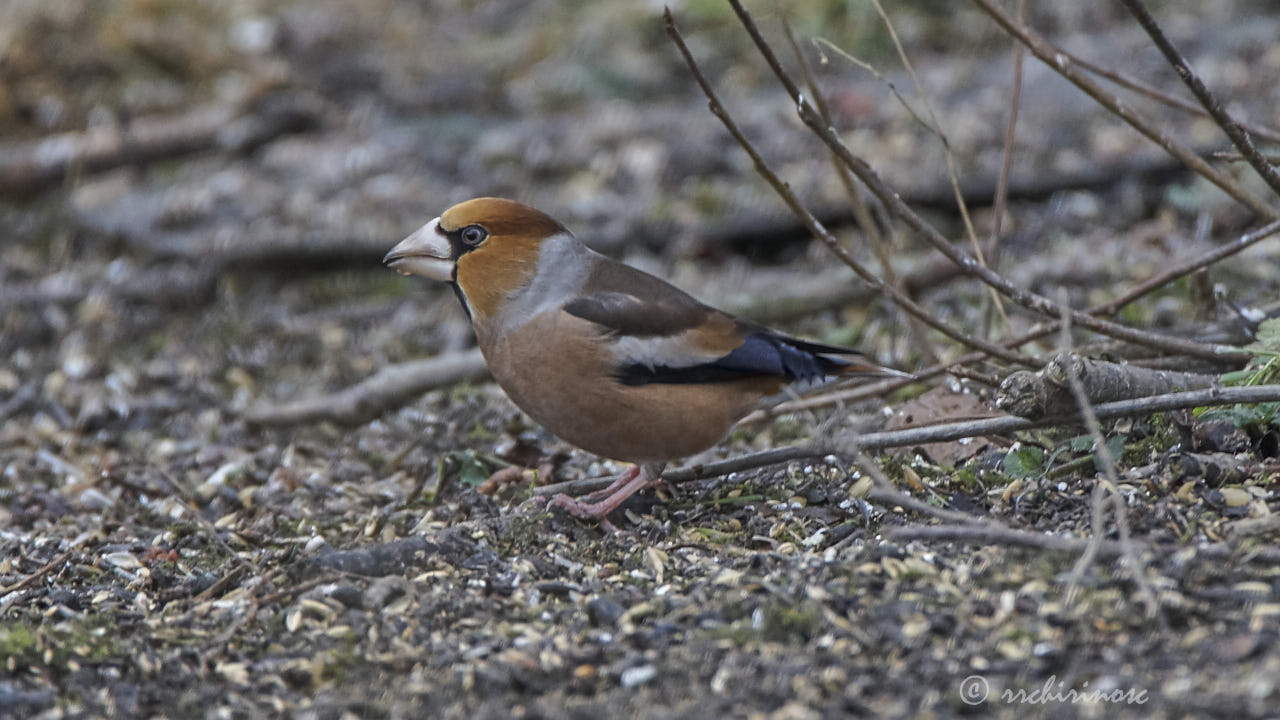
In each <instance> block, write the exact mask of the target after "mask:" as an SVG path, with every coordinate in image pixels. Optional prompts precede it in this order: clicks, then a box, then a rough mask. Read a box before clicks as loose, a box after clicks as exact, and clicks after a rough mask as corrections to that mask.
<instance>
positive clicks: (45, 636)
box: [0, 616, 127, 673]
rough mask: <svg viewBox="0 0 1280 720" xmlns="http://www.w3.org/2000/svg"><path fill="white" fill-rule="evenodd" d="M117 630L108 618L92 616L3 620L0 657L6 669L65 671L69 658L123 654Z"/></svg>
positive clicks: (100, 658) (96, 658)
mask: <svg viewBox="0 0 1280 720" xmlns="http://www.w3.org/2000/svg"><path fill="white" fill-rule="evenodd" d="M117 631H118V628H117V626H116V624H115V623H114V621H113V620H112V619H110V618H105V617H94V616H90V617H88V618H85V619H73V620H65V621H62V622H56V623H48V622H40V623H35V622H31V623H28V622H25V621H17V622H11V623H6V624H3V625H0V657H3V658H4V662H5V666H6V669H11V668H18V667H44V668H48V669H49V670H52V671H53V672H55V673H63V672H69V671H70V669H71V668H70V667H69V666H70V664H71V663H72V662H76V663H84V662H101V661H104V660H110V659H113V658H119V657H122V656H124V655H126V654H127V653H126V652H125V650H123V649H122V647H121V645H120V640H119V638H118V637H117V636H116V635H115V633H116V632H117Z"/></svg>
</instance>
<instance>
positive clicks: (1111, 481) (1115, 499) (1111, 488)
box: [1059, 305, 1163, 621]
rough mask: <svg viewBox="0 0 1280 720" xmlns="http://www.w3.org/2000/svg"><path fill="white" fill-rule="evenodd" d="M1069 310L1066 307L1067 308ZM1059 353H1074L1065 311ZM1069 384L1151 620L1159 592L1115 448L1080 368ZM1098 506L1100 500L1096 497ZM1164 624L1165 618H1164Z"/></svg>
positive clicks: (1069, 371) (1069, 369) (1096, 528)
mask: <svg viewBox="0 0 1280 720" xmlns="http://www.w3.org/2000/svg"><path fill="white" fill-rule="evenodd" d="M1063 307H1065V305H1064V306H1063ZM1059 337H1060V341H1059V349H1060V350H1061V351H1062V352H1063V353H1070V352H1071V316H1070V315H1069V314H1068V313H1067V312H1066V311H1065V310H1064V311H1063V313H1062V332H1061V333H1060V334H1059ZM1065 370H1066V376H1067V383H1068V384H1069V385H1070V386H1071V394H1072V395H1074V396H1075V400H1076V407H1077V408H1078V409H1079V411H1080V417H1081V418H1082V419H1083V420H1084V426H1085V427H1086V428H1087V429H1088V431H1089V436H1090V437H1091V438H1093V448H1094V452H1096V453H1097V454H1098V459H1099V460H1101V461H1102V471H1103V474H1104V475H1105V476H1106V478H1105V482H1106V492H1107V494H1108V495H1109V496H1110V499H1111V507H1112V509H1113V510H1114V511H1115V522H1116V529H1117V530H1118V531H1119V535H1120V550H1121V553H1122V554H1123V556H1124V559H1125V561H1126V562H1127V563H1129V568H1130V570H1131V571H1132V572H1133V578H1134V581H1135V582H1137V584H1138V589H1139V591H1140V593H1141V595H1142V600H1143V602H1144V603H1145V604H1146V606H1147V616H1148V617H1154V616H1156V614H1157V613H1158V612H1159V609H1160V600H1159V598H1158V597H1157V596H1156V593H1155V590H1153V589H1152V588H1151V584H1150V582H1148V581H1147V576H1146V564H1145V563H1143V562H1142V559H1141V558H1140V557H1139V556H1138V552H1137V550H1136V549H1135V548H1134V546H1133V541H1132V538H1131V537H1130V534H1129V518H1128V515H1126V510H1125V503H1124V498H1123V496H1121V494H1120V489H1119V487H1118V486H1119V485H1120V474H1119V473H1118V472H1117V471H1116V459H1115V457H1113V456H1112V455H1111V448H1109V447H1107V439H1106V438H1105V437H1103V435H1102V425H1101V423H1099V422H1098V416H1097V414H1096V413H1095V412H1094V409H1093V403H1091V402H1089V396H1088V395H1087V394H1086V393H1085V389H1084V383H1083V382H1081V381H1080V377H1079V376H1078V374H1077V372H1076V371H1077V370H1078V368H1077V367H1076V366H1074V365H1072V364H1070V363H1067V364H1066V368H1065ZM1094 500H1095V502H1096V500H1097V497H1096V495H1095V497H1094ZM1097 510H1098V508H1097V506H1096V505H1095V507H1094V514H1093V517H1094V520H1095V521H1098V520H1100V518H1099V517H1098V516H1099V514H1100V513H1098V511H1097ZM1103 531H1104V528H1103V525H1102V523H1101V522H1095V523H1094V525H1093V533H1094V534H1095V535H1099V534H1101V533H1102V532H1103ZM1090 548H1091V551H1090V552H1087V553H1086V556H1092V555H1093V554H1096V552H1097V547H1096V544H1091V545H1090ZM1084 559H1085V558H1084V557H1082V558H1081V560H1082V562H1080V563H1077V564H1076V567H1075V569H1074V570H1073V571H1072V584H1073V585H1074V584H1075V583H1076V582H1077V581H1078V580H1079V574H1078V573H1081V574H1082V573H1083V571H1084V569H1085V568H1086V567H1088V565H1087V564H1085V563H1084ZM1161 620H1162V621H1163V618H1161Z"/></svg>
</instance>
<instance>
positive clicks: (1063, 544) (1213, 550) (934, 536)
mask: <svg viewBox="0 0 1280 720" xmlns="http://www.w3.org/2000/svg"><path fill="white" fill-rule="evenodd" d="M887 536H888V538H889V539H890V540H895V541H898V542H911V541H925V542H938V541H942V542H963V543H974V544H979V545H1002V546H1014V547H1024V548H1031V549H1034V550H1048V551H1049V552H1063V553H1072V554H1075V553H1080V552H1083V551H1084V549H1085V547H1086V546H1087V545H1088V543H1089V541H1088V540H1086V539H1084V538H1075V537H1063V536H1061V535H1048V534H1045V533H1038V532H1032V531H1030V530H1015V529H1013V528H1001V527H998V526H989V525H911V526H908V527H904V528H897V529H894V530H890V531H888V533H887ZM1134 546H1135V548H1136V549H1138V550H1141V551H1143V552H1149V553H1152V554H1155V555H1158V556H1169V555H1171V554H1173V553H1176V552H1178V551H1179V550H1183V549H1187V548H1188V547H1189V548H1190V549H1191V550H1192V551H1193V552H1194V553H1195V554H1194V558H1195V559H1199V560H1206V561H1211V562H1220V561H1224V560H1229V559H1232V558H1238V559H1239V560H1241V561H1244V562H1260V563H1268V564H1272V565H1274V564H1276V563H1280V548H1272V547H1264V548H1256V549H1252V550H1244V549H1240V548H1237V547H1235V546H1232V545H1229V544H1227V543H1211V544H1207V545H1200V546H1181V545H1157V544H1148V543H1144V542H1140V541H1138V542H1135V543H1134ZM1123 554H1124V548H1123V547H1122V546H1121V544H1120V543H1119V542H1116V541H1115V540H1103V541H1102V542H1100V543H1099V544H1098V557H1099V558H1100V559H1104V560H1114V559H1115V558H1118V557H1121V556H1122V555H1123Z"/></svg>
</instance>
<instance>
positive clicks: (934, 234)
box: [668, 0, 1272, 359]
mask: <svg viewBox="0 0 1280 720" xmlns="http://www.w3.org/2000/svg"><path fill="white" fill-rule="evenodd" d="M975 1H976V2H987V0H975ZM729 2H730V4H731V5H732V6H733V8H734V11H735V12H736V13H737V14H738V18H739V20H741V22H742V25H743V27H744V28H746V30H747V34H748V35H750V36H751V38H752V40H753V41H754V42H755V45H756V49H757V50H759V51H760V54H761V55H762V56H763V57H764V59H765V61H766V62H767V63H768V65H769V67H770V68H771V69H772V70H773V72H774V75H776V76H777V77H778V81H779V82H780V83H781V84H782V86H783V87H784V88H786V89H787V92H788V93H789V94H790V96H791V99H792V101H793V102H795V103H796V109H797V111H798V112H799V114H800V118H801V120H803V121H804V123H805V124H806V125H808V126H809V128H810V129H811V130H813V132H814V134H815V135H817V136H818V137H819V138H821V139H822V141H823V142H825V143H826V144H827V147H829V148H831V150H832V151H834V152H835V153H836V154H837V155H839V156H840V158H841V159H842V160H843V161H844V162H845V164H846V165H848V166H849V169H850V170H852V171H853V174H854V175H856V176H858V179H859V180H861V181H862V182H863V183H864V184H865V185H866V186H867V188H868V189H870V190H871V192H872V193H873V194H874V195H875V196H876V197H877V198H879V199H880V202H882V203H883V204H884V205H885V207H886V208H888V209H889V211H890V212H892V213H893V214H894V215H896V216H898V217H899V218H901V219H902V220H903V221H904V222H906V223H907V226H908V227H910V228H911V229H912V230H915V231H916V232H918V233H920V234H921V235H922V236H923V237H924V238H925V239H926V240H928V242H929V243H930V244H931V245H933V246H934V247H935V248H936V249H937V250H938V251H939V252H941V253H942V254H943V255H945V256H947V257H948V258H949V259H950V260H951V261H952V262H954V263H956V264H957V265H959V266H961V267H962V268H964V270H965V272H967V273H969V274H970V275H973V276H974V277H976V278H977V279H979V280H981V281H982V282H984V283H986V284H987V285H989V286H991V287H993V288H995V289H996V290H998V291H999V292H1000V293H1001V294H1003V295H1005V296H1006V297H1008V298H1009V299H1011V300H1013V301H1014V302H1016V303H1018V304H1019V305H1022V306H1023V307H1025V308H1027V309H1029V310H1032V311H1033V312H1037V313H1040V314H1042V315H1047V316H1049V317H1057V315H1058V313H1059V311H1060V308H1059V305H1058V303H1056V302H1054V301H1053V300H1050V299H1049V298H1047V297H1044V296H1043V295H1040V294H1038V293H1034V292H1031V291H1029V290H1026V289H1024V288H1020V287H1018V286H1016V285H1014V284H1013V283H1011V282H1009V281H1008V280H1007V279H1006V278H1004V277H1003V276H1002V275H1000V274H999V273H996V272H994V271H993V270H991V269H990V268H988V267H986V266H985V265H983V264H982V263H980V262H977V261H975V260H974V259H973V258H972V257H970V256H969V255H967V254H966V253H965V252H964V251H963V250H960V249H958V248H957V247H955V246H954V245H953V244H952V243H951V242H950V241H948V240H947V239H946V238H945V237H943V236H942V233H940V232H938V230H937V229H936V228H934V227H933V226H932V225H930V224H929V223H928V222H926V221H925V220H924V218H922V217H920V216H919V215H918V214H916V212H915V211H914V210H912V209H911V207H910V206H908V205H907V204H906V203H905V202H903V201H902V198H901V196H899V194H898V193H897V192H895V191H894V190H893V189H892V188H890V187H889V186H888V185H886V184H885V182H884V181H883V180H881V178H880V176H879V174H878V173H876V171H875V170H874V169H872V167H871V166H870V165H868V164H867V163H866V161H864V160H863V159H862V158H860V157H858V156H856V155H854V154H853V152H852V151H850V150H849V148H848V147H847V146H846V145H845V144H844V142H843V141H842V140H841V139H840V136H839V135H838V134H837V133H836V132H835V130H834V129H833V128H832V127H831V126H829V125H827V124H826V123H824V122H823V121H822V118H821V117H820V116H819V115H818V114H817V112H815V111H814V109H813V106H812V104H811V103H810V102H808V101H807V100H805V98H804V96H803V95H801V94H800V92H799V90H798V89H797V88H796V85H795V82H794V81H792V80H791V78H790V76H789V75H788V74H787V72H786V70H785V69H784V68H783V67H782V64H781V63H780V62H779V61H778V58H777V56H776V55H775V54H774V52H773V48H772V47H771V46H770V45H769V43H768V42H767V41H766V40H765V39H764V36H763V35H761V34H760V29H759V28H758V27H756V25H755V21H754V20H752V18H751V15H750V14H749V13H748V12H747V11H746V9H745V8H743V7H742V4H741V2H739V1H738V0H729ZM668 17H669V14H668ZM668 28H669V30H670V29H673V28H674V25H673V24H671V22H670V21H668ZM676 35H678V33H676ZM682 51H683V52H685V53H686V61H687V62H690V63H692V56H690V55H688V54H687V53H688V49H687V48H683V47H682ZM1033 52H1034V48H1033ZM691 67H696V64H693V65H691ZM696 77H701V74H700V73H699V74H698V75H697V76H696ZM705 83H706V80H705V79H701V80H700V84H702V85H703V86H704V87H703V90H704V92H710V88H709V87H708V86H706V85H705ZM709 97H711V96H709ZM714 104H715V103H713V105H714ZM713 112H714V109H713ZM717 115H718V116H722V115H724V111H723V109H721V111H720V113H717ZM726 119H727V116H723V117H721V121H722V122H723V121H726ZM729 122H731V121H729ZM734 129H736V127H735V128H734ZM738 135H741V133H738ZM739 142H740V143H741V142H745V138H742V139H741V140H740V141H739ZM1192 157H1193V158H1194V159H1195V160H1196V161H1198V162H1200V163H1201V164H1204V162H1203V161H1202V160H1200V159H1199V158H1198V157H1196V156H1194V155H1192ZM761 166H762V162H761V161H757V163H756V167H757V169H759V168H760V167H761ZM775 190H777V191H778V193H779V195H783V196H784V197H786V196H790V190H789V188H787V187H786V186H785V184H783V183H781V182H779V183H778V184H777V185H775ZM1259 206H1260V207H1263V208H1265V207H1266V206H1265V205H1261V204H1260V205H1259ZM793 209H794V208H793ZM800 211H803V210H802V209H801V210H800ZM800 211H797V212H800ZM803 212H805V213H806V214H807V211H803ZM1269 217H1272V216H1269ZM814 223H815V224H816V223H817V221H816V220H814ZM1069 312H1070V315H1071V320H1072V322H1075V323H1077V324H1079V325H1081V326H1082V327H1085V328H1087V329H1089V330H1092V331H1093V332H1096V333H1099V334H1102V335H1107V336H1110V337H1114V338H1117V339H1120V340H1126V341H1128V342H1132V343H1135V344H1138V345H1147V346H1150V347H1154V348H1158V349H1161V350H1164V351H1166V352H1171V353H1176V354H1184V355H1191V356H1194V357H1206V358H1212V359H1221V358H1223V357H1239V358H1243V357H1245V356H1244V355H1243V354H1242V353H1241V352H1240V351H1239V350H1237V349H1235V348H1232V347H1227V346H1220V345H1209V344H1204V343H1198V342H1193V341H1189V340H1185V339H1182V338H1177V337H1171V336H1167V335H1162V334H1160V333H1153V332H1148V331H1145V330H1137V329H1134V328H1130V327H1127V326H1125V325H1120V324H1117V323H1113V322H1109V321H1106V320H1100V319H1098V318H1095V317H1091V316H1089V315H1087V314H1085V313H1083V312H1080V311H1077V310H1069Z"/></svg>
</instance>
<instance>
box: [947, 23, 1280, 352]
mask: <svg viewBox="0 0 1280 720" xmlns="http://www.w3.org/2000/svg"><path fill="white" fill-rule="evenodd" d="M973 2H974V3H975V4H977V6H978V7H979V8H981V9H982V11H983V12H985V13H986V14H987V15H989V16H991V18H992V19H993V20H995V21H996V23H997V24H998V25H1000V27H1002V28H1004V30H1005V32H1007V33H1009V34H1010V35H1013V36H1014V37H1016V38H1017V39H1018V40H1019V41H1021V42H1022V44H1024V45H1026V46H1027V49H1028V50H1030V51H1031V54H1033V55H1035V56H1036V57H1037V58H1039V59H1040V60H1041V61H1042V62H1044V63H1045V64H1046V65H1048V66H1049V67H1050V68H1051V69H1053V70H1054V71H1056V72H1057V73H1058V74H1060V75H1062V76H1063V77H1065V78H1066V79H1067V80H1069V81H1071V83H1072V84H1074V85H1075V86H1076V87H1078V88H1080V89H1081V90H1083V91H1084V93H1085V94H1086V95H1088V96H1089V97H1091V98H1093V99H1094V100H1096V101H1097V102H1098V103H1099V104H1101V105H1102V106H1103V107H1105V108H1106V109H1107V110H1109V111H1111V113H1112V114H1114V115H1116V116H1117V117H1119V118H1120V119H1122V120H1124V121H1125V122H1126V123H1128V124H1129V125H1130V126H1132V127H1133V128H1134V129H1135V130H1137V131H1138V132H1140V133H1142V134H1143V135H1145V136H1147V138H1149V139H1150V140H1151V141H1152V142H1154V143H1156V144H1157V145H1159V146H1160V147H1162V148H1164V149H1165V151H1166V152H1168V153H1169V154H1170V155H1173V156H1174V157H1176V158H1178V160H1180V161H1182V163H1183V164H1185V165H1186V166H1187V167H1189V168H1191V169H1192V170H1194V171H1195V172H1196V173H1197V174H1198V175H1200V176H1201V177H1204V178H1205V179H1206V180H1208V181H1209V182H1212V183H1213V184H1214V185H1217V186H1218V187H1219V188H1222V191H1223V192H1225V193H1226V194H1227V195H1230V196H1231V197H1232V198H1235V200H1236V201H1237V202H1239V203H1240V204H1241V205H1244V206H1245V207H1247V208H1249V209H1250V210H1252V211H1254V212H1255V213H1257V214H1258V215H1260V216H1261V217H1263V218H1265V219H1267V220H1275V219H1278V218H1280V211H1278V210H1277V209H1276V208H1275V207H1273V206H1271V205H1269V204H1267V203H1265V202H1263V201H1262V200H1260V199H1259V198H1257V197H1255V196H1254V195H1253V194H1252V193H1250V192H1249V191H1248V190H1246V189H1245V188H1244V186H1243V185H1241V184H1240V183H1238V182H1236V181H1235V179H1233V178H1231V177H1230V176H1228V175H1226V174H1224V173H1221V172H1218V170H1217V169H1215V168H1214V167H1213V166H1212V165H1210V164H1209V163H1207V162H1205V161H1204V160H1203V159H1202V158H1201V157H1200V156H1199V155H1197V154H1196V153H1195V152H1193V151H1191V150H1190V149H1188V148H1186V147H1184V146H1183V145H1181V144H1180V143H1178V142H1176V141H1174V140H1173V139H1172V138H1170V137H1169V136H1168V135H1167V134H1165V132H1164V131H1163V130H1161V129H1160V128H1159V127H1157V126H1156V125H1154V124H1153V123H1151V122H1150V121H1148V120H1147V119H1146V118H1144V117H1143V116H1141V115H1139V114H1138V113H1137V112H1136V111H1135V110H1133V109H1132V108H1130V107H1129V106H1128V105H1126V104H1124V103H1123V102H1121V101H1120V99H1119V98H1118V97H1116V96H1115V95H1112V94H1111V93H1109V92H1107V91H1106V90H1104V89H1103V88H1102V86H1100V85H1098V83H1097V82H1096V81H1094V79H1093V78H1091V77H1089V76H1088V75H1087V74H1086V73H1084V72H1082V71H1081V70H1080V69H1079V68H1077V67H1076V66H1074V65H1073V64H1072V63H1071V61H1070V59H1069V58H1068V56H1067V55H1066V54H1065V53H1063V52H1061V51H1060V50H1059V49H1058V48H1057V47H1055V46H1054V45H1053V44H1052V43H1050V42H1049V41H1048V40H1046V39H1044V37H1042V36H1041V35H1039V34H1038V33H1036V32H1034V31H1033V30H1031V29H1030V28H1028V27H1027V26H1026V25H1024V24H1022V23H1020V22H1018V21H1017V20H1015V19H1013V18H1012V17H1010V16H1009V14H1008V13H1006V12H1005V11H1004V9H1003V8H1001V7H1000V6H999V5H998V4H997V3H996V2H995V0H973ZM1073 320H1074V321H1075V322H1077V323H1078V322H1079V319H1078V318H1073ZM1090 329H1092V328H1090Z"/></svg>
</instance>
